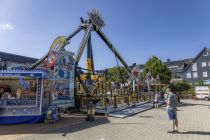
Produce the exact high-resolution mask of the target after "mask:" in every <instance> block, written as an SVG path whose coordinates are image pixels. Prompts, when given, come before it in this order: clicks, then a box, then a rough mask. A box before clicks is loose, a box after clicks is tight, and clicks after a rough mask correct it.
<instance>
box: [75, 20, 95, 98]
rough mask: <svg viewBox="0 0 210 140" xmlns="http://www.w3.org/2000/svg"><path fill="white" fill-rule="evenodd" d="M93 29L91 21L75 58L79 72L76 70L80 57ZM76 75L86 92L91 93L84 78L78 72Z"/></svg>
mask: <svg viewBox="0 0 210 140" xmlns="http://www.w3.org/2000/svg"><path fill="white" fill-rule="evenodd" d="M92 29H93V25H92V23H90V24H89V25H88V27H87V29H86V31H85V35H84V36H83V39H82V42H81V44H80V47H79V50H78V52H77V55H76V58H75V73H76V72H77V71H76V68H77V66H78V63H79V61H80V58H81V56H82V53H83V51H84V48H85V46H86V44H87V41H88V39H89V37H90V34H91V31H92ZM76 76H77V78H78V80H79V82H80V83H81V84H82V86H83V88H84V89H85V92H86V93H87V94H89V93H90V91H89V90H88V88H87V86H86V85H85V84H84V83H83V82H82V80H81V79H80V76H79V74H78V73H76Z"/></svg>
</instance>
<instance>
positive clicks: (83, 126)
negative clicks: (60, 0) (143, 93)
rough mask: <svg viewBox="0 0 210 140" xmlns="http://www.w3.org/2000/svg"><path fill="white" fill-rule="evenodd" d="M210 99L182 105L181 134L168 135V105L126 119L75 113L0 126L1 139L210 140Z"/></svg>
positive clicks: (187, 102)
mask: <svg viewBox="0 0 210 140" xmlns="http://www.w3.org/2000/svg"><path fill="white" fill-rule="evenodd" d="M209 105H210V101H191V100H185V101H183V105H182V106H180V107H179V108H178V119H179V131H180V133H179V134H168V133H167V131H168V130H170V129H171V124H170V122H169V120H168V117H167V114H166V112H165V107H161V108H159V109H151V110H148V111H145V112H142V113H140V114H137V115H135V116H132V117H128V118H125V119H119V118H111V117H108V118H105V117H98V118H97V119H96V121H94V122H85V121H84V116H82V115H81V116H80V115H78V116H76V115H72V118H69V117H68V118H66V120H65V118H63V119H62V120H61V121H59V122H58V123H56V124H35V125H25V124H24V125H7V126H2V125H1V126H0V140H7V139H8V140H11V139H18V140H22V139H23V140H42V139H43V140H48V139H49V140H59V139H61V140H63V139H66V140H140V139H142V140H210V108H208V107H209Z"/></svg>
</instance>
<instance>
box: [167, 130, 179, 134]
mask: <svg viewBox="0 0 210 140" xmlns="http://www.w3.org/2000/svg"><path fill="white" fill-rule="evenodd" d="M167 133H173V134H175V133H179V131H178V130H170V131H167Z"/></svg>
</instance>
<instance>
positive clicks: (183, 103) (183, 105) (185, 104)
mask: <svg viewBox="0 0 210 140" xmlns="http://www.w3.org/2000/svg"><path fill="white" fill-rule="evenodd" d="M207 103H208V101H207ZM195 105H198V106H209V105H208V104H202V103H196V101H195V103H193V104H192V103H186V102H182V104H180V105H179V107H187V106H195Z"/></svg>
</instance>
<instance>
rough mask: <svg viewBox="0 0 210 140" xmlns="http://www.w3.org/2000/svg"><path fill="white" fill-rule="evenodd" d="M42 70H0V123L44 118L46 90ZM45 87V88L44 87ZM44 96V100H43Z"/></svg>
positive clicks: (33, 120)
mask: <svg viewBox="0 0 210 140" xmlns="http://www.w3.org/2000/svg"><path fill="white" fill-rule="evenodd" d="M44 77H45V72H43V71H36V70H34V71H25V70H24V71H20V70H18V71H17V70H8V71H6V70H5V71H0V124H17V123H37V122H40V121H43V120H44V112H45V109H46V106H47V104H48V103H47V98H46V97H47V96H46V95H44V94H47V93H46V92H47V91H44V89H45V88H43V86H44ZM46 89H47V88H46ZM44 97H45V100H44Z"/></svg>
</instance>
